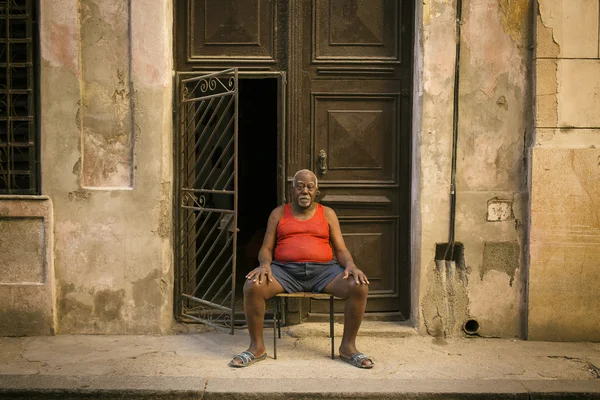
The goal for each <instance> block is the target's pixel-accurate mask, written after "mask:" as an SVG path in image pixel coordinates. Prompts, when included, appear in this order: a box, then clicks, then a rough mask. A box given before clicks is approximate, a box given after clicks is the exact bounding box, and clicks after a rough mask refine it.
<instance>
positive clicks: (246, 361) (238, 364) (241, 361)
mask: <svg viewBox="0 0 600 400" xmlns="http://www.w3.org/2000/svg"><path fill="white" fill-rule="evenodd" d="M266 358H267V353H263V355H262V356H260V357H256V356H255V355H254V353H252V352H250V351H248V350H246V351H242V352H241V353H240V354H238V355H237V356H235V357H233V359H232V360H231V361H230V362H229V366H230V367H234V368H243V367H248V366H250V365H252V364H254V363H255V362H259V361H262V360H264V359H266Z"/></svg>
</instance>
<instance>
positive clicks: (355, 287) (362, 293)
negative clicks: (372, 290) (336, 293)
mask: <svg viewBox="0 0 600 400" xmlns="http://www.w3.org/2000/svg"><path fill="white" fill-rule="evenodd" d="M349 284H350V287H349V288H348V297H361V298H362V297H365V298H366V297H367V295H368V294H369V286H367V285H362V284H358V283H356V281H354V280H350V282H349Z"/></svg>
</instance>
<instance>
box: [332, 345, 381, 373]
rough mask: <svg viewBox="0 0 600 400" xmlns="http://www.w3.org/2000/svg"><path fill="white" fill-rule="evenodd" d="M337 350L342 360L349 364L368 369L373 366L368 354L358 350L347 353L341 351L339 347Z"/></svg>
mask: <svg viewBox="0 0 600 400" xmlns="http://www.w3.org/2000/svg"><path fill="white" fill-rule="evenodd" d="M338 351H339V354H340V358H341V359H342V360H344V361H346V362H347V363H349V364H351V365H354V366H355V367H357V368H364V369H369V368H373V367H374V366H375V363H374V362H373V360H372V359H371V358H370V357H369V356H366V355H364V354H363V353H361V352H359V351H354V352H351V353H349V355H346V354H345V353H343V352H342V348H341V347H340V348H339V350H338Z"/></svg>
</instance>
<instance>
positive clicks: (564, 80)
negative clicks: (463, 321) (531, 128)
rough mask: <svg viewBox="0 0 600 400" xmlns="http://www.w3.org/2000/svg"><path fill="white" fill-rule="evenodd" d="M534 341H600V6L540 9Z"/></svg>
mask: <svg viewBox="0 0 600 400" xmlns="http://www.w3.org/2000/svg"><path fill="white" fill-rule="evenodd" d="M537 3H538V4H537V5H536V9H535V11H536V37H535V38H536V41H535V50H536V56H535V84H536V97H535V101H536V114H535V125H536V137H535V144H534V146H533V148H532V150H531V153H532V167H531V230H530V243H531V251H530V260H531V265H530V275H529V327H528V337H529V338H530V339H534V340H570V341H571V340H595V341H598V340H600V329H599V325H598V321H600V298H599V297H598V295H597V288H598V286H600V214H599V210H600V112H599V110H600V60H599V58H600V41H599V37H598V32H599V26H598V24H599V21H600V4H599V1H598V0H577V6H576V7H575V6H574V4H572V3H573V2H572V1H567V0H538V1H537Z"/></svg>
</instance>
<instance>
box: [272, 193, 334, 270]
mask: <svg viewBox="0 0 600 400" xmlns="http://www.w3.org/2000/svg"><path fill="white" fill-rule="evenodd" d="M274 259H275V261H279V262H327V261H331V260H332V259H333V252H332V250H331V246H330V245H329V224H328V223H327V219H326V218H325V211H324V208H323V206H322V205H321V204H318V203H317V209H316V210H315V214H314V215H313V216H312V217H311V218H310V219H309V220H306V221H299V220H297V219H296V218H295V217H294V214H292V208H291V207H290V205H289V204H286V205H285V206H284V207H283V217H281V219H280V220H279V225H277V243H276V246H275V255H274Z"/></svg>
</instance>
